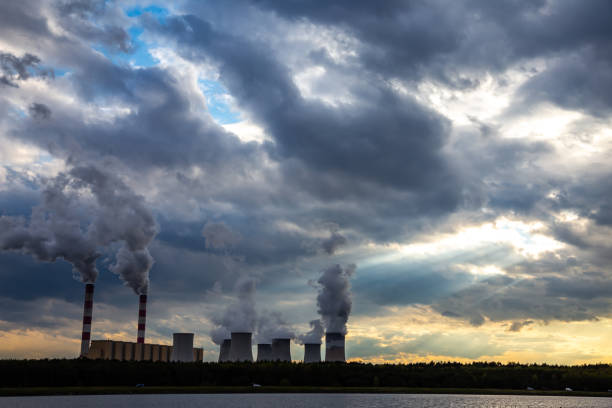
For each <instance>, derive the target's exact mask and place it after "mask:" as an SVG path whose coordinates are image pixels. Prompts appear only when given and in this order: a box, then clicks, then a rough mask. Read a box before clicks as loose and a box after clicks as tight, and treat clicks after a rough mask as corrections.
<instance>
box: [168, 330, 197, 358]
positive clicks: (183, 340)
mask: <svg viewBox="0 0 612 408" xmlns="http://www.w3.org/2000/svg"><path fill="white" fill-rule="evenodd" d="M170 360H171V361H182V362H187V363H191V362H193V333H174V334H173V335H172V356H171V357H170Z"/></svg>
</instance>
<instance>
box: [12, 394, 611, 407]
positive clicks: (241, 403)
mask: <svg viewBox="0 0 612 408" xmlns="http://www.w3.org/2000/svg"><path fill="white" fill-rule="evenodd" d="M0 407H2V408H38V407H45V408H72V407H75V408H77V407H78V408H107V407H113V408H128V407H147V408H187V407H189V408H192V407H194V408H198V407H202V408H204V407H206V408H243V407H244V408H268V407H283V408H284V407H287V408H343V407H352V408H361V407H363V408H365V407H371V408H378V407H380V408H383V407H384V408H389V407H392V408H395V407H398V408H399V407H414V408H438V407H452V408H468V407H470V408H471V407H479V408H488V407H491V408H523V407H524V408H528V407H529V408H534V407H537V408H549V407H550V408H570V407H571V408H599V407H602V408H603V407H612V398H593V397H550V396H546V397H540V396H526V395H430V394H427V395H425V394H157V395H77V396H49V397H0Z"/></svg>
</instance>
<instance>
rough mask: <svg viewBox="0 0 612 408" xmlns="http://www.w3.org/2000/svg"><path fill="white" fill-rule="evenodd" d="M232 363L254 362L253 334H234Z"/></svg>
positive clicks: (231, 349)
mask: <svg viewBox="0 0 612 408" xmlns="http://www.w3.org/2000/svg"><path fill="white" fill-rule="evenodd" d="M230 360H231V361H250V362H251V363H252V362H253V349H252V347H251V333H246V332H232V346H231V347H230Z"/></svg>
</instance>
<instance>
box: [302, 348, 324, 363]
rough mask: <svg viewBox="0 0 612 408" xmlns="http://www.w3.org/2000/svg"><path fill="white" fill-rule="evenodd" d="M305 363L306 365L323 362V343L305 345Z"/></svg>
mask: <svg viewBox="0 0 612 408" xmlns="http://www.w3.org/2000/svg"><path fill="white" fill-rule="evenodd" d="M304 362H305V363H320V362H321V343H316V344H313V343H306V344H304Z"/></svg>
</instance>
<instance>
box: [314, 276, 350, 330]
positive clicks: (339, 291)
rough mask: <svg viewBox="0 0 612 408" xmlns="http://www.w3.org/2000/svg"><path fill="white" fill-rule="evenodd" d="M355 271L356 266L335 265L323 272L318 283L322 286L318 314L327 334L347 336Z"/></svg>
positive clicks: (318, 298)
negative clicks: (335, 333) (351, 280)
mask: <svg viewBox="0 0 612 408" xmlns="http://www.w3.org/2000/svg"><path fill="white" fill-rule="evenodd" d="M355 269H356V266H355V265H354V264H351V265H348V266H347V267H346V268H343V267H342V266H340V265H334V266H331V267H330V268H328V269H326V270H325V271H323V275H321V277H320V278H319V280H318V281H317V282H318V283H319V285H320V287H319V295H318V296H317V305H318V307H319V308H318V312H319V314H320V315H321V320H322V322H323V326H324V327H325V330H326V331H327V332H338V333H342V334H346V323H347V322H348V318H349V315H350V314H351V307H352V301H351V283H350V278H351V276H352V275H353V273H355Z"/></svg>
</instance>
